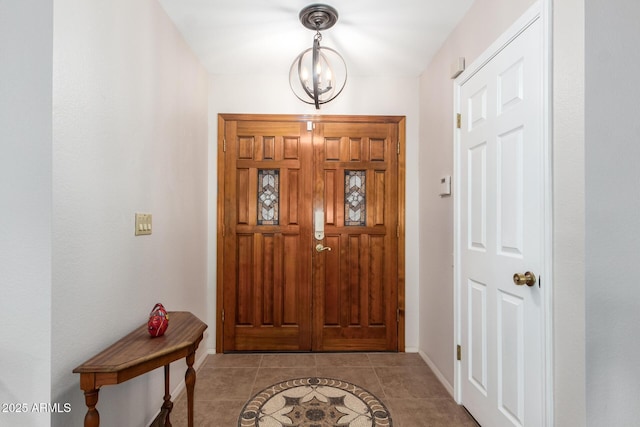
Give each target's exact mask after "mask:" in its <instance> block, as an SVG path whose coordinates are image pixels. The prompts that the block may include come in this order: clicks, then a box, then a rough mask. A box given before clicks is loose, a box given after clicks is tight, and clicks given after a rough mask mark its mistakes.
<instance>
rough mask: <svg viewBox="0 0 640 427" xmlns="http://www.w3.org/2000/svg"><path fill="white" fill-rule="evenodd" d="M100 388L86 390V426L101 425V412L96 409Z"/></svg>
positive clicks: (96, 426)
mask: <svg viewBox="0 0 640 427" xmlns="http://www.w3.org/2000/svg"><path fill="white" fill-rule="evenodd" d="M98 392H100V390H99V389H94V390H87V391H85V392H84V401H85V403H86V405H87V408H89V409H88V410H87V414H86V415H85V416H84V427H98V426H99V425H100V414H99V413H98V410H97V409H96V405H97V404H98Z"/></svg>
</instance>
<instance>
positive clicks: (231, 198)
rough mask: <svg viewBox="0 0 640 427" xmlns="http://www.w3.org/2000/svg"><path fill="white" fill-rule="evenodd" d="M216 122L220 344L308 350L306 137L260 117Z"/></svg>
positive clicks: (296, 127)
mask: <svg viewBox="0 0 640 427" xmlns="http://www.w3.org/2000/svg"><path fill="white" fill-rule="evenodd" d="M224 127H225V136H224V141H223V143H224V145H225V147H223V148H224V151H223V153H224V162H222V165H221V166H222V167H223V168H224V193H223V194H224V201H223V206H224V210H223V212H222V215H223V216H224V227H223V230H222V231H223V237H222V240H223V242H224V245H223V253H224V262H223V263H222V264H223V265H222V270H223V283H224V290H223V299H224V311H223V313H224V314H223V315H224V319H222V318H221V319H220V320H223V321H224V345H223V349H224V351H243V350H251V351H267V350H268V351H300V350H310V349H311V314H310V307H311V270H310V269H311V251H310V250H309V247H310V245H311V236H310V234H311V228H310V224H311V220H310V217H311V205H310V200H311V178H310V176H309V173H308V171H309V170H311V168H312V155H313V152H312V147H311V135H310V134H309V133H308V132H307V131H306V127H304V124H303V123H300V122H291V121H288V122H287V121H277V120H276V121H274V120H270V119H268V118H267V117H265V120H264V121H260V120H252V121H245V120H238V121H227V122H226V123H225V124H224ZM221 185H222V183H221Z"/></svg>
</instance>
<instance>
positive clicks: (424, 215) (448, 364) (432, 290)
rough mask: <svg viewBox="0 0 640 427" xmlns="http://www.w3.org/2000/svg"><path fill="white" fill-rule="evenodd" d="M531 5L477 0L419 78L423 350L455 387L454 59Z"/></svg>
mask: <svg viewBox="0 0 640 427" xmlns="http://www.w3.org/2000/svg"><path fill="white" fill-rule="evenodd" d="M532 4H533V0H518V1H513V0H476V2H475V3H474V4H473V5H472V6H471V8H470V9H469V12H468V13H467V14H466V15H465V17H464V19H463V20H462V21H461V22H460V24H459V25H458V27H457V28H456V29H455V30H454V32H453V33H452V34H451V35H450V36H449V38H448V39H447V40H446V41H445V43H444V45H443V46H442V48H441V49H440V51H439V52H438V54H437V55H436V56H435V57H434V59H433V61H432V62H431V64H430V65H429V67H428V68H427V70H426V71H425V72H424V74H423V75H422V77H421V79H420V157H419V160H420V331H419V334H420V346H419V347H420V351H421V352H422V353H423V356H425V357H427V358H428V360H429V361H430V362H431V364H432V367H434V368H435V369H436V370H437V373H438V374H439V375H440V378H441V380H442V381H443V382H445V385H446V386H447V387H448V388H449V390H450V391H451V390H452V389H453V377H454V357H453V348H454V342H453V338H454V336H453V198H452V197H444V198H441V197H440V196H439V195H438V193H439V191H438V184H439V182H440V177H442V176H443V175H453V80H451V78H450V75H451V72H450V67H451V63H452V62H453V61H455V60H456V59H457V58H458V57H464V58H465V59H466V62H467V64H470V63H471V62H473V60H474V59H476V58H477V57H478V56H479V55H480V54H482V53H483V52H484V51H485V50H486V49H487V48H488V47H489V45H490V44H491V43H492V42H493V41H494V40H495V39H496V38H498V36H500V35H501V34H502V33H503V32H504V31H506V30H507V28H509V26H510V25H511V24H512V23H513V22H514V21H515V20H516V19H517V18H518V17H520V16H521V15H522V14H523V13H524V12H525V11H526V10H527V9H528V8H529V6H531V5H532Z"/></svg>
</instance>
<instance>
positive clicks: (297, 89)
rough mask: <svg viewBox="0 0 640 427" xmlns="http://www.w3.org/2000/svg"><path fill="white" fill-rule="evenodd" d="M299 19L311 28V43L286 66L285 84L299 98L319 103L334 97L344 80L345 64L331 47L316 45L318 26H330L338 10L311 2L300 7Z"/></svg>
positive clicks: (334, 20) (336, 18)
mask: <svg viewBox="0 0 640 427" xmlns="http://www.w3.org/2000/svg"><path fill="white" fill-rule="evenodd" d="M299 18H300V22H301V23H302V25H304V26H305V27H306V28H308V29H310V30H315V32H316V34H315V36H314V37H313V47H311V48H309V49H306V50H304V51H302V53H300V55H298V56H297V57H296V59H295V60H294V61H293V64H292V65H291V69H290V70H289V85H290V86H291V90H293V93H294V94H295V95H296V96H297V97H298V99H300V100H301V101H302V102H305V103H307V104H314V105H315V106H316V109H320V105H321V104H326V103H327V102H329V101H332V100H334V99H335V98H336V97H337V96H338V95H340V93H341V92H342V90H343V89H344V86H345V84H346V83H347V65H346V64H345V62H344V59H343V58H342V56H341V55H340V54H339V53H338V52H337V51H336V50H334V49H331V48H329V47H322V46H320V41H322V34H320V31H321V30H326V29H328V28H331V27H333V25H334V24H335V23H336V22H337V21H338V11H336V10H335V9H334V8H333V7H331V6H328V5H325V4H312V5H309V6H307V7H305V8H304V9H302V10H301V11H300V15H299Z"/></svg>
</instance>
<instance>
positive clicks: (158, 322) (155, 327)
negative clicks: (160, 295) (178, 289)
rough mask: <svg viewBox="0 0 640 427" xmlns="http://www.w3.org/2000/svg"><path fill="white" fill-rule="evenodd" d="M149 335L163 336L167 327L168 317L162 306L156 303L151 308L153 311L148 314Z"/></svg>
mask: <svg viewBox="0 0 640 427" xmlns="http://www.w3.org/2000/svg"><path fill="white" fill-rule="evenodd" d="M147 325H148V326H149V335H151V337H160V336H162V335H164V333H165V331H166V330H167V327H168V326H169V315H168V314H167V310H165V308H164V306H163V305H162V304H160V303H157V304H156V305H154V306H153V310H151V313H150V314H149V323H147Z"/></svg>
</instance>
